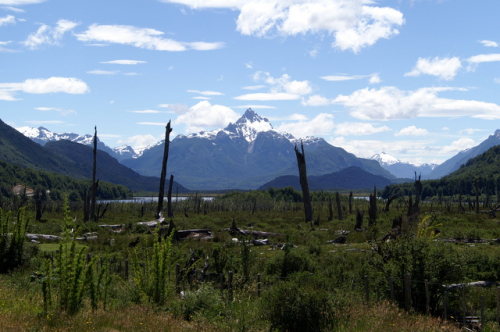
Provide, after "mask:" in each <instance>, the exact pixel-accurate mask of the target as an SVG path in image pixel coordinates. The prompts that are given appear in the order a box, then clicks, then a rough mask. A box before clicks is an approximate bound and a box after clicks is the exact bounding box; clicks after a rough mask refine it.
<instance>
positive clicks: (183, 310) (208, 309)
mask: <svg viewBox="0 0 500 332" xmlns="http://www.w3.org/2000/svg"><path fill="white" fill-rule="evenodd" d="M223 309H224V302H223V301H222V299H221V297H220V295H219V292H218V291H216V290H215V289H214V288H213V287H212V286H211V285H208V284H204V285H203V286H202V287H201V288H200V289H198V290H197V291H192V292H191V291H189V292H186V293H185V294H184V298H183V299H182V300H181V301H179V302H177V303H176V306H174V313H175V314H176V315H177V316H181V317H183V318H184V319H185V320H187V321H190V320H192V319H193V318H194V317H195V316H197V315H200V316H204V317H206V318H212V319H213V318H215V317H217V316H219V315H221V313H222V310H223Z"/></svg>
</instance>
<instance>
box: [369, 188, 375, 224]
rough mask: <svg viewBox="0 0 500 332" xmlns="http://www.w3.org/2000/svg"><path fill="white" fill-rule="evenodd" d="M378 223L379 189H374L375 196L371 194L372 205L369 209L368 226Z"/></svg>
mask: <svg viewBox="0 0 500 332" xmlns="http://www.w3.org/2000/svg"><path fill="white" fill-rule="evenodd" d="M376 222H377V187H375V189H373V195H372V194H370V205H369V207H368V226H372V225H374V224H375V223H376Z"/></svg>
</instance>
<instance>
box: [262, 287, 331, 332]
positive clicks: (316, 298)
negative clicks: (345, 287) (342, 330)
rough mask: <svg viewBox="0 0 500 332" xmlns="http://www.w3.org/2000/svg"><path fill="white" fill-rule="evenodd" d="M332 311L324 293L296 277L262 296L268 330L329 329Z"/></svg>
mask: <svg viewBox="0 0 500 332" xmlns="http://www.w3.org/2000/svg"><path fill="white" fill-rule="evenodd" d="M333 311H334V308H333V304H332V302H331V300H330V298H329V295H328V293H327V292H325V291H324V290H323V289H321V288H314V287H312V286H311V285H310V284H309V283H307V282H300V280H299V278H297V279H292V280H288V281H281V282H279V283H278V284H277V285H275V286H274V287H273V289H272V290H271V291H270V292H268V293H266V295H265V297H264V307H263V312H264V314H265V316H266V318H267V319H269V321H270V322H271V330H278V331H305V332H306V331H323V330H330V329H331V328H332V325H333V324H334V315H333Z"/></svg>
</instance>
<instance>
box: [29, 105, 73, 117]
mask: <svg viewBox="0 0 500 332" xmlns="http://www.w3.org/2000/svg"><path fill="white" fill-rule="evenodd" d="M35 109H36V110H37V111H43V112H50V111H55V112H58V113H59V114H61V115H62V116H67V115H70V114H77V113H76V111H75V110H65V109H61V108H55V107H35Z"/></svg>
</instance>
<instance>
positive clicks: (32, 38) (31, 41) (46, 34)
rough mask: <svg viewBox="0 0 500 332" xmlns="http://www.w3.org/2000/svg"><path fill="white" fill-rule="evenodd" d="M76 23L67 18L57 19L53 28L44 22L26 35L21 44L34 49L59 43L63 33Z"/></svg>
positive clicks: (71, 28) (72, 27)
mask: <svg viewBox="0 0 500 332" xmlns="http://www.w3.org/2000/svg"><path fill="white" fill-rule="evenodd" d="M77 25H78V23H75V22H71V21H68V20H59V21H57V24H56V26H55V27H54V28H51V27H50V26H48V25H46V24H42V26H40V28H38V30H37V31H36V32H35V33H32V34H30V35H29V36H28V39H26V40H25V41H24V42H23V45H24V46H26V47H28V48H30V49H32V50H34V49H37V48H38V47H40V46H41V45H44V44H47V45H59V42H60V41H61V39H62V37H63V35H64V34H65V33H66V32H68V31H71V30H73V29H74V28H75V27H76V26H77Z"/></svg>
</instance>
